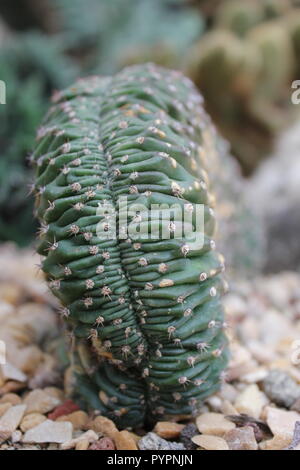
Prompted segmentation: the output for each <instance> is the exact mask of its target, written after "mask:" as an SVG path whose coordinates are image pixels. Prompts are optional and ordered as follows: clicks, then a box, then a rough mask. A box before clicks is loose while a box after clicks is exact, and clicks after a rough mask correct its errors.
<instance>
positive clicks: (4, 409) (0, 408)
mask: <svg viewBox="0 0 300 470" xmlns="http://www.w3.org/2000/svg"><path fill="white" fill-rule="evenodd" d="M11 407H12V404H11V403H1V404H0V418H1V416H3V415H4V413H6V412H7V410H8V409H9V408H11Z"/></svg>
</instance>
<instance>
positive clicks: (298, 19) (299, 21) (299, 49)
mask: <svg viewBox="0 0 300 470" xmlns="http://www.w3.org/2000/svg"><path fill="white" fill-rule="evenodd" d="M286 26H287V30H288V31H289V33H290V37H291V39H292V44H293V50H294V55H295V59H296V70H295V78H296V79H299V76H300V11H299V10H298V9H293V10H292V11H291V13H290V14H289V15H288V16H287V17H286Z"/></svg>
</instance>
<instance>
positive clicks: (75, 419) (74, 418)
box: [56, 410, 89, 431]
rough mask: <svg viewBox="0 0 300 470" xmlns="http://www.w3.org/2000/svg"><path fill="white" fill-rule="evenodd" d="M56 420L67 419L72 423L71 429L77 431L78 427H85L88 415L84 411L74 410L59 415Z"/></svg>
mask: <svg viewBox="0 0 300 470" xmlns="http://www.w3.org/2000/svg"><path fill="white" fill-rule="evenodd" d="M56 421H57V422H61V421H69V422H70V423H72V424H73V429H74V430H75V431H77V430H78V429H85V428H86V426H87V423H88V421H89V417H88V415H87V413H86V412H85V411H81V410H79V411H74V412H73V413H70V414H69V415H65V416H59V418H57V420H56Z"/></svg>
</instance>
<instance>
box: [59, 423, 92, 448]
mask: <svg viewBox="0 0 300 470" xmlns="http://www.w3.org/2000/svg"><path fill="white" fill-rule="evenodd" d="M56 423H57V421H56ZM65 424H67V423H65ZM97 440H98V434H96V433H95V431H92V430H91V429H90V430H89V431H86V432H85V433H83V434H81V435H80V436H78V437H76V438H75V439H70V440H67V441H65V442H63V444H61V446H60V448H61V449H62V450H68V449H74V448H75V447H76V446H77V444H78V443H79V442H82V441H84V442H85V441H88V445H89V444H91V443H92V442H94V441H97Z"/></svg>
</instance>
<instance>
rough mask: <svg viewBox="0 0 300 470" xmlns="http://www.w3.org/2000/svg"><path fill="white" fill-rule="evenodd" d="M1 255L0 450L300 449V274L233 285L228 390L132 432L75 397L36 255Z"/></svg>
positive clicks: (2, 251)
mask: <svg viewBox="0 0 300 470" xmlns="http://www.w3.org/2000/svg"><path fill="white" fill-rule="evenodd" d="M0 259H1V261H2V263H1V265H2V270H1V272H0V450H14V449H32V450H43V449H48V450H53V449H61V450H67V449H76V450H108V449H109V450H110V449H118V450H138V449H140V450H147V449H149V450H150V449H153V450H160V449H167V450H168V449H178V450H182V449H199V450H248V449H249V450H278V449H287V450H300V290H299V282H300V275H298V274H296V273H294V272H283V273H280V274H277V275H274V276H268V277H261V278H256V279H253V280H251V281H247V282H246V281H238V282H237V281H231V282H230V284H231V285H230V287H231V289H230V293H229V294H228V295H227V297H226V298H225V307H226V312H227V323H228V328H227V332H228V336H229V338H230V341H231V354H232V357H231V362H230V364H229V368H228V370H227V373H226V377H225V381H224V384H223V386H222V389H221V391H220V392H219V393H217V394H216V395H214V396H212V397H210V398H209V399H208V400H207V401H206V402H205V404H204V405H203V407H202V409H201V410H200V411H199V414H198V416H195V418H194V419H193V420H191V421H190V422H186V421H185V422H181V421H178V422H159V423H157V424H156V426H155V427H154V429H153V430H151V432H147V431H145V430H143V429H139V430H134V431H133V432H130V431H125V430H123V431H119V430H118V429H117V428H116V426H115V425H114V424H113V422H112V421H110V420H109V419H107V418H104V417H102V416H99V415H97V413H95V412H94V413H86V412H85V411H84V410H81V409H79V408H78V406H77V405H76V404H75V403H74V402H73V401H72V400H71V399H70V398H69V397H68V393H69V391H70V385H71V384H70V377H69V376H70V374H68V369H65V367H66V357H65V353H64V347H63V344H64V341H63V340H62V338H61V337H60V335H59V331H61V328H60V320H59V316H58V315H57V311H58V309H59V306H58V305H57V303H56V300H55V299H54V298H53V297H52V296H51V295H50V294H49V292H48V290H47V287H46V285H45V283H44V280H43V277H42V276H41V274H39V270H38V267H37V265H38V263H39V258H38V257H36V256H35V255H34V254H33V253H32V252H31V251H28V250H27V251H20V250H17V249H16V248H14V246H13V245H4V246H2V247H0ZM4 343H5V344H6V363H4V360H3V357H4V353H5V351H4Z"/></svg>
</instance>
